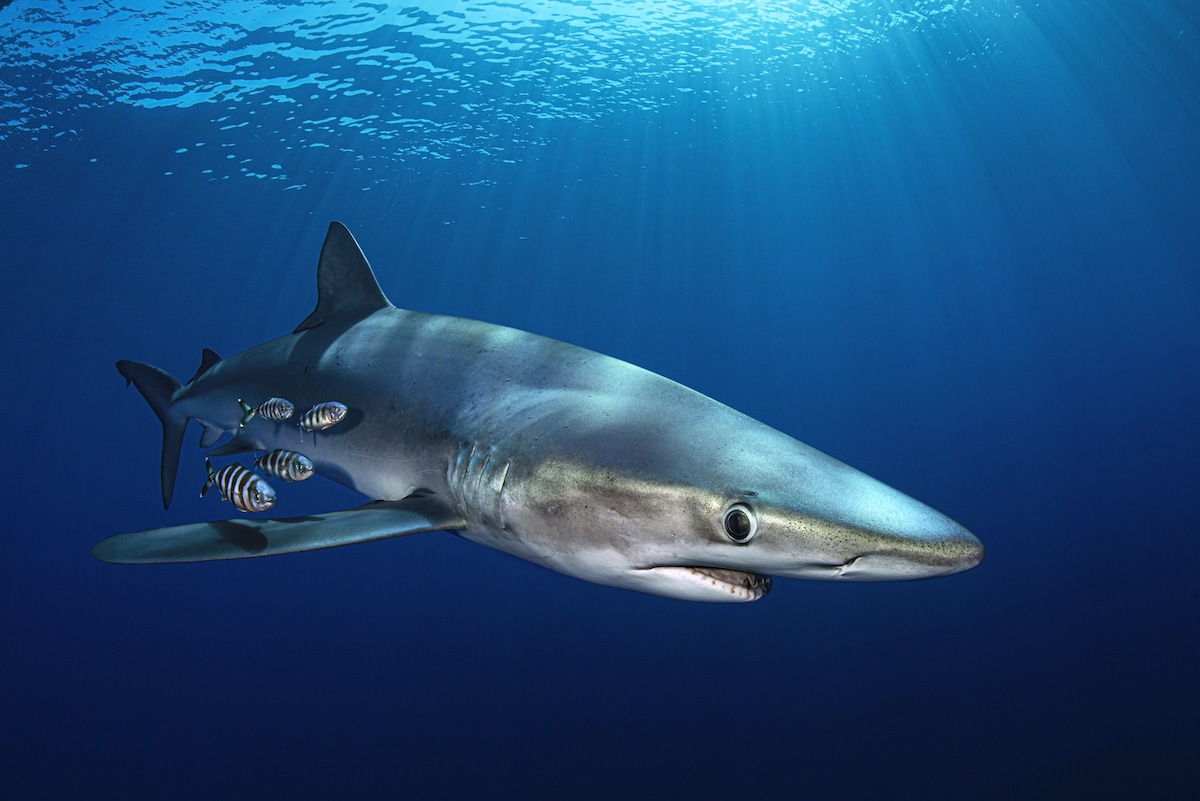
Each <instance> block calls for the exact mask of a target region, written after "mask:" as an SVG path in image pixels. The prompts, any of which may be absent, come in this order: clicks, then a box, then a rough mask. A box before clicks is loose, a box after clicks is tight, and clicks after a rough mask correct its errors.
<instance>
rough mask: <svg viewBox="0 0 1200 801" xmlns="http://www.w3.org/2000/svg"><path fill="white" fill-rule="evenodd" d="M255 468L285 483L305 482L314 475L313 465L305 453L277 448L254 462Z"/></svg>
mask: <svg viewBox="0 0 1200 801" xmlns="http://www.w3.org/2000/svg"><path fill="white" fill-rule="evenodd" d="M254 466H255V467H257V468H258V469H259V470H261V471H263V472H264V473H266V474H267V475H268V476H275V477H276V478H282V479H283V480H284V481H303V480H304V479H306V478H310V477H311V476H312V474H313V463H312V462H310V461H309V460H308V457H307V456H305V455H304V454H303V453H297V452H296V451H285V450H283V449H282V448H276V449H275V450H273V451H271V452H270V453H264V454H263V455H262V456H260V457H258V458H257V459H255V460H254Z"/></svg>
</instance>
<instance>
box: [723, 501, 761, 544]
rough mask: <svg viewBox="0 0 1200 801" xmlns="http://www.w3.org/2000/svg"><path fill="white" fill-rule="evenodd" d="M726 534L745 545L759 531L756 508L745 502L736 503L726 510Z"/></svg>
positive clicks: (724, 523) (724, 522)
mask: <svg viewBox="0 0 1200 801" xmlns="http://www.w3.org/2000/svg"><path fill="white" fill-rule="evenodd" d="M723 525H724V528H725V534H726V535H727V536H728V537H729V539H731V540H733V541H734V542H736V543H737V544H738V545H745V544H746V543H747V542H749V541H750V540H752V539H753V538H754V535H755V534H756V533H757V532H758V519H757V518H756V517H755V516H754V510H753V509H751V508H750V507H749V506H747V505H746V504H744V503H735V504H734V505H733V506H730V507H729V508H728V509H726V510H725V519H724V521H723Z"/></svg>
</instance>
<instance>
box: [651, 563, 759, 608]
mask: <svg viewBox="0 0 1200 801" xmlns="http://www.w3.org/2000/svg"><path fill="white" fill-rule="evenodd" d="M655 570H656V571H658V572H667V571H670V572H672V573H675V574H676V575H677V576H679V577H680V578H686V580H688V581H691V582H694V583H695V584H697V585H699V586H703V587H705V588H706V589H709V588H711V589H713V590H716V591H718V592H726V593H729V595H730V596H731V597H733V598H736V599H738V600H743V601H757V600H758V599H759V598H762V597H763V596H765V595H766V594H767V593H769V592H770V591H771V577H770V576H760V575H758V574H757V573H747V572H745V571H743V570H732V569H730V568H726V567H696V566H693V565H677V566H675V565H673V566H670V567H659V568H655Z"/></svg>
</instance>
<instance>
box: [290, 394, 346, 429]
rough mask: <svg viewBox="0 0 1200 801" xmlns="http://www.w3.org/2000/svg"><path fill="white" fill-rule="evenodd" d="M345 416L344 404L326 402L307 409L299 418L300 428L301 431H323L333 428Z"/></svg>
mask: <svg viewBox="0 0 1200 801" xmlns="http://www.w3.org/2000/svg"><path fill="white" fill-rule="evenodd" d="M345 416H346V407H345V405H344V404H341V403H338V402H337V401H326V402H325V403H318V404H317V405H316V406H314V407H312V408H311V409H309V410H308V411H307V412H305V413H304V414H303V415H302V416H301V417H300V422H299V423H297V425H299V426H300V430H302V431H324V430H325V429H327V428H329V427H330V426H335V425H337V424H338V423H340V422H341V420H342V418H343V417H345Z"/></svg>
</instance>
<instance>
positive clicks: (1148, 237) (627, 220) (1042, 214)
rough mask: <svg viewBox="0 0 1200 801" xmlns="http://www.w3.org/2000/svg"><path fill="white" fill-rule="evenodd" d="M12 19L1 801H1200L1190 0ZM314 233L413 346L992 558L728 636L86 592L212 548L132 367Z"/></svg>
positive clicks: (493, 599) (332, 8) (6, 75)
mask: <svg viewBox="0 0 1200 801" xmlns="http://www.w3.org/2000/svg"><path fill="white" fill-rule="evenodd" d="M0 6H3V7H2V8H0V41H2V43H3V47H2V48H0V176H2V177H0V203H2V204H3V212H4V213H3V215H0V232H2V234H3V241H4V243H5V247H4V251H3V257H2V261H0V265H2V266H3V275H4V286H3V290H0V291H2V294H0V311H2V314H0V334H2V336H3V341H4V342H5V343H6V344H7V347H6V349H5V350H6V359H7V362H8V364H7V366H6V369H5V374H6V376H7V378H6V382H5V387H6V392H5V396H6V400H7V405H8V412H7V414H6V425H5V436H4V440H3V442H4V446H3V448H4V450H3V454H2V455H3V464H4V465H5V470H4V476H5V480H4V481H3V482H0V493H2V494H0V504H2V505H0V508H2V509H3V510H4V511H5V518H6V519H5V524H4V526H3V531H4V536H3V540H2V541H0V548H2V549H3V559H0V587H2V593H0V599H2V601H0V603H2V607H0V626H2V628H0V643H2V649H3V651H2V653H3V660H2V662H0V796H3V797H4V798H6V799H8V798H12V799H32V798H74V797H89V798H97V797H104V798H106V797H112V798H118V797H120V798H178V799H187V798H197V799H200V798H205V799H207V798H214V797H221V798H255V799H263V798H283V797H289V798H294V797H304V798H310V797H311V798H321V797H330V796H333V795H334V794H337V795H338V796H339V797H351V798H380V797H385V798H390V797H430V798H455V797H466V796H467V795H468V794H470V795H475V796H479V797H521V798H539V797H583V798H614V797H620V798H651V797H655V798H676V797H688V796H691V797H695V796H697V795H698V794H699V795H704V796H706V797H708V796H711V797H718V796H720V795H729V794H737V795H744V794H747V793H750V794H754V795H760V794H761V795H780V796H790V795H796V796H799V795H803V796H805V797H810V798H826V797H835V796H836V797H839V798H878V797H882V796H884V795H888V796H891V797H920V798H1014V797H1027V798H1028V797H1035V798H1089V799H1092V798H1130V797H1155V798H1171V797H1178V798H1183V797H1190V795H1189V791H1192V792H1194V788H1195V787H1196V785H1197V782H1200V769H1198V768H1197V763H1196V759H1195V754H1196V752H1197V747H1198V746H1200V692H1198V691H1197V689H1196V666H1197V659H1198V656H1200V625H1198V623H1197V612H1198V609H1200V603H1198V602H1200V592H1198V590H1197V586H1198V584H1197V580H1196V577H1195V575H1194V572H1195V565H1196V564H1197V563H1198V562H1200V559H1198V557H1200V546H1198V544H1197V524H1196V515H1195V511H1194V508H1195V503H1194V497H1195V492H1196V490H1195V487H1196V485H1197V478H1200V460H1198V458H1197V453H1200V370H1198V365H1200V315H1198V314H1197V312H1198V311H1200V271H1198V268H1200V225H1198V224H1197V220H1200V148H1198V147H1197V146H1196V144H1195V141H1196V131H1197V130H1200V47H1198V44H1200V43H1198V38H1197V37H1198V34H1200V21H1198V19H1197V10H1196V9H1195V8H1194V4H1192V3H1189V2H1186V0H1162V1H1161V2H1155V3H1145V2H1135V1H1134V0H1112V2H1106V3H1093V2H1084V1H1083V0H1064V1H1063V2H1053V3H1048V2H1043V3H1033V2H1009V1H1007V0H974V2H972V1H971V0H939V1H938V2H922V1H921V0H912V1H911V2H903V1H901V0H895V1H893V2H889V1H888V0H861V1H858V2H856V1H854V0H844V1H842V2H834V1H833V0H825V1H823V2H822V1H819V0H814V1H813V2H793V3H772V2H750V1H749V0H745V1H743V2H708V3H702V2H684V1H683V0H675V1H674V2H643V3H637V2H565V1H564V2H550V1H549V0H547V1H544V2H534V1H522V0H514V2H505V3H485V2H455V1H453V0H441V1H440V2H420V0H410V2H408V3H393V2H388V1H387V0H375V1H374V2H365V1H364V2H356V1H355V0H326V1H325V2H303V3H300V2H289V1H287V0H276V2H273V3H270V4H263V3H252V2H241V1H239V0H193V1H192V2H186V3H184V2H171V1H170V0H160V1H159V2H150V1H149V0H145V1H144V2H139V1H136V0H124V1H123V2H104V1H101V0H92V1H91V2H45V1H44V2H34V1H33V0H14V2H12V3H10V4H0ZM333 219H338V220H341V221H343V222H345V223H346V224H347V225H348V226H349V227H350V228H351V230H352V231H353V232H354V234H355V236H356V237H357V239H358V241H359V242H360V243H361V244H362V246H363V247H364V249H365V251H366V253H367V255H368V257H369V258H370V259H371V262H372V265H373V266H374V267H375V269H376V272H377V273H378V275H379V279H380V282H381V284H382V285H383V288H384V289H385V291H386V292H387V293H388V295H389V297H390V298H391V299H392V301H393V302H395V303H396V304H397V305H400V306H403V307H406V308H412V309H419V310H423V311H431V312H438V313H445V314H455V315H461V316H466V317H474V318H479V319H483V320H488V321H491V322H496V323H502V324H505V325H511V326H515V327H518V328H522V329H525V330H529V331H533V332H536V333H540V334H545V335H549V336H553V337H557V338H560V339H565V340H567V341H570V342H573V343H575V344H578V345H582V346H586V347H589V348H593V349H595V350H598V351H601V352H604V353H608V354H611V355H613V356H617V357H620V358H623V359H626V360H628V361H631V362H634V363H636V364H639V365H642V366H644V367H647V368H650V369H652V370H655V371H657V372H659V373H662V374H664V375H666V376H668V377H670V378H673V379H676V380H678V381H681V382H682V383H684V384H687V385H689V386H691V387H694V388H696V389H698V390H700V391H702V392H704V393H706V394H708V395H711V396H713V397H715V398H717V399H718V400H721V401H723V402H725V403H728V404H730V405H732V406H734V407H735V408H738V409H739V410H741V411H744V412H746V413H748V414H750V415H751V416H753V417H756V418H758V419H760V420H763V421H765V422H767V423H769V424H770V425H772V426H774V427H776V428H778V429H780V430H782V431H785V432H787V433H788V434H791V435H793V436H796V437H797V438H799V439H801V440H803V441H805V442H808V443H809V444H812V445H814V446H815V447H818V448H820V449H821V450H824V451H826V452H828V453H830V454H831V455H833V456H835V457H837V458H839V459H841V460H843V461H846V462H848V463H850V464H852V465H854V466H856V467H858V468H860V469H862V470H864V471H865V472H867V473H869V474H871V475H873V476H876V477H878V478H880V479H882V480H884V481H886V482H887V483H889V484H892V485H893V486H896V487H897V488H899V489H901V490H903V491H905V492H907V493H909V494H911V495H913V496H915V497H917V498H919V499H921V500H922V501H925V502H927V503H929V504H930V505H932V506H934V507H935V508H937V509H939V510H941V511H944V512H945V513H947V514H949V515H950V516H952V517H954V518H955V519H957V520H959V521H961V522H962V523H963V524H965V525H966V526H967V527H969V528H970V529H972V530H973V531H974V532H975V533H976V534H977V535H978V536H979V537H980V538H981V539H982V540H983V541H984V543H985V544H986V545H987V547H988V557H987V559H986V560H985V561H984V563H983V564H982V565H981V566H980V567H978V568H977V569H975V570H973V571H970V572H968V573H964V574H961V575H958V576H953V577H949V578H944V579H938V580H935V581H928V582H918V583H909V584H904V583H901V584H879V585H870V584H861V585H834V584H826V583H817V582H801V581H791V580H777V581H776V584H775V588H774V590H773V592H772V593H771V595H770V596H769V597H767V598H766V599H764V600H762V601H760V602H757V603H754V604H750V605H746V606H734V607H724V606H709V605H701V604H688V603H683V602H677V601H669V600H664V599H661V598H655V597H650V596H643V595H637V594H634V593H629V592H623V591H618V590H613V589H608V588H604V587H599V586H593V585H589V584H586V583H583V582H580V581H577V580H574V579H570V578H566V577H564V576H560V575H557V574H554V573H551V572H549V571H545V570H542V569H539V568H537V567H535V566H532V565H530V564H527V563H525V562H521V561H518V560H515V559H512V558H510V557H506V556H503V555H501V554H498V553H495V552H491V551H488V550H486V549H483V548H480V547H478V546H475V545H472V544H470V543H468V542H465V541H462V540H459V539H457V538H455V537H452V536H450V535H444V534H436V535H424V536H420V537H410V538H405V539H401V540H393V541H385V542H380V543H374V544H369V545H361V546H355V547H352V548H344V549H335V550H331V551H325V552H317V553H309V554H300V555H295V556H287V557H279V558H274V559H262V560H245V561H239V562H231V563H218V564H199V565H179V566H175V565H172V566H155V567H119V566H112V565H105V564H101V563H99V562H97V561H95V560H94V559H93V558H92V557H91V555H90V548H91V546H92V545H93V544H94V543H95V542H96V541H97V540H99V539H101V538H103V537H105V536H107V535H109V534H112V533H117V532H122V531H136V530H141V529H145V528H152V527H156V526H162V525H172V524H176V523H184V522H190V521H194V520H200V519H215V518H219V517H223V516H228V512H229V509H228V507H225V506H223V505H222V504H220V503H219V502H218V501H216V500H214V499H213V498H212V497H208V498H205V499H201V498H199V497H196V493H194V492H191V491H189V490H188V488H190V487H193V486H194V487H195V488H197V489H198V488H199V486H200V484H201V483H202V481H203V468H202V460H201V459H200V457H199V451H198V450H197V449H196V448H195V447H194V446H195V444H196V442H197V437H198V434H197V432H196V431H195V430H193V431H191V432H190V434H189V439H188V441H187V443H186V444H185V454H184V456H185V458H184V461H183V463H182V466H181V470H180V490H179V491H178V492H177V493H176V500H175V503H174V504H173V505H172V508H171V510H170V511H169V512H164V511H163V510H162V509H161V504H160V503H159V495H158V483H157V482H158V453H159V447H160V436H161V431H160V428H159V425H158V424H157V422H156V421H155V420H154V417H153V415H152V414H151V412H150V411H149V410H148V409H147V408H146V406H145V404H144V403H143V401H142V399H141V398H140V397H138V395H137V393H136V392H134V391H133V390H130V389H127V388H126V387H125V385H124V381H123V380H122V379H121V377H120V376H119V375H118V374H117V373H116V371H115V370H114V369H113V362H114V361H115V360H116V359H120V358H128V359H137V360H139V361H145V362H149V363H152V364H156V365H159V366H161V367H163V368H165V369H167V370H169V371H171V372H172V373H174V374H175V375H177V376H181V377H185V378H186V377H187V376H189V375H191V373H192V372H193V371H194V370H195V368H196V365H197V364H198V363H199V354H200V349H201V348H202V347H209V348H213V349H214V350H216V351H217V352H219V353H221V354H222V355H227V354H230V353H233V352H236V351H238V350H241V349H243V348H245V347H248V346H250V345H253V344H256V343H258V342H261V341H263V340H265V339H268V338H271V337H274V336H277V335H279V334H282V333H285V332H287V331H290V330H291V329H292V328H293V327H294V326H295V325H296V324H297V323H298V322H299V321H300V320H301V319H303V318H304V317H305V316H306V315H307V314H308V313H309V312H310V311H311V309H312V305H313V302H314V299H315V289H314V268H315V264H316V257H317V252H318V250H319V247H320V244H321V241H322V237H323V235H324V232H325V228H326V226H327V225H328V223H329V221H330V220H333ZM287 489H288V490H289V491H288V492H287V493H281V499H280V503H279V505H278V506H277V508H276V511H278V512H280V513H281V514H288V515H292V514H295V515H299V514H305V513H309V512H316V511H322V510H328V509H333V508H345V507H349V506H352V505H355V504H357V503H358V502H359V501H360V500H361V499H360V498H359V497H358V496H357V495H355V494H354V493H352V492H350V491H349V490H345V489H343V488H340V487H337V486H334V485H332V484H330V483H328V482H324V481H322V480H316V481H311V482H306V483H305V484H304V485H302V486H298V487H295V488H293V487H289V488H287Z"/></svg>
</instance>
